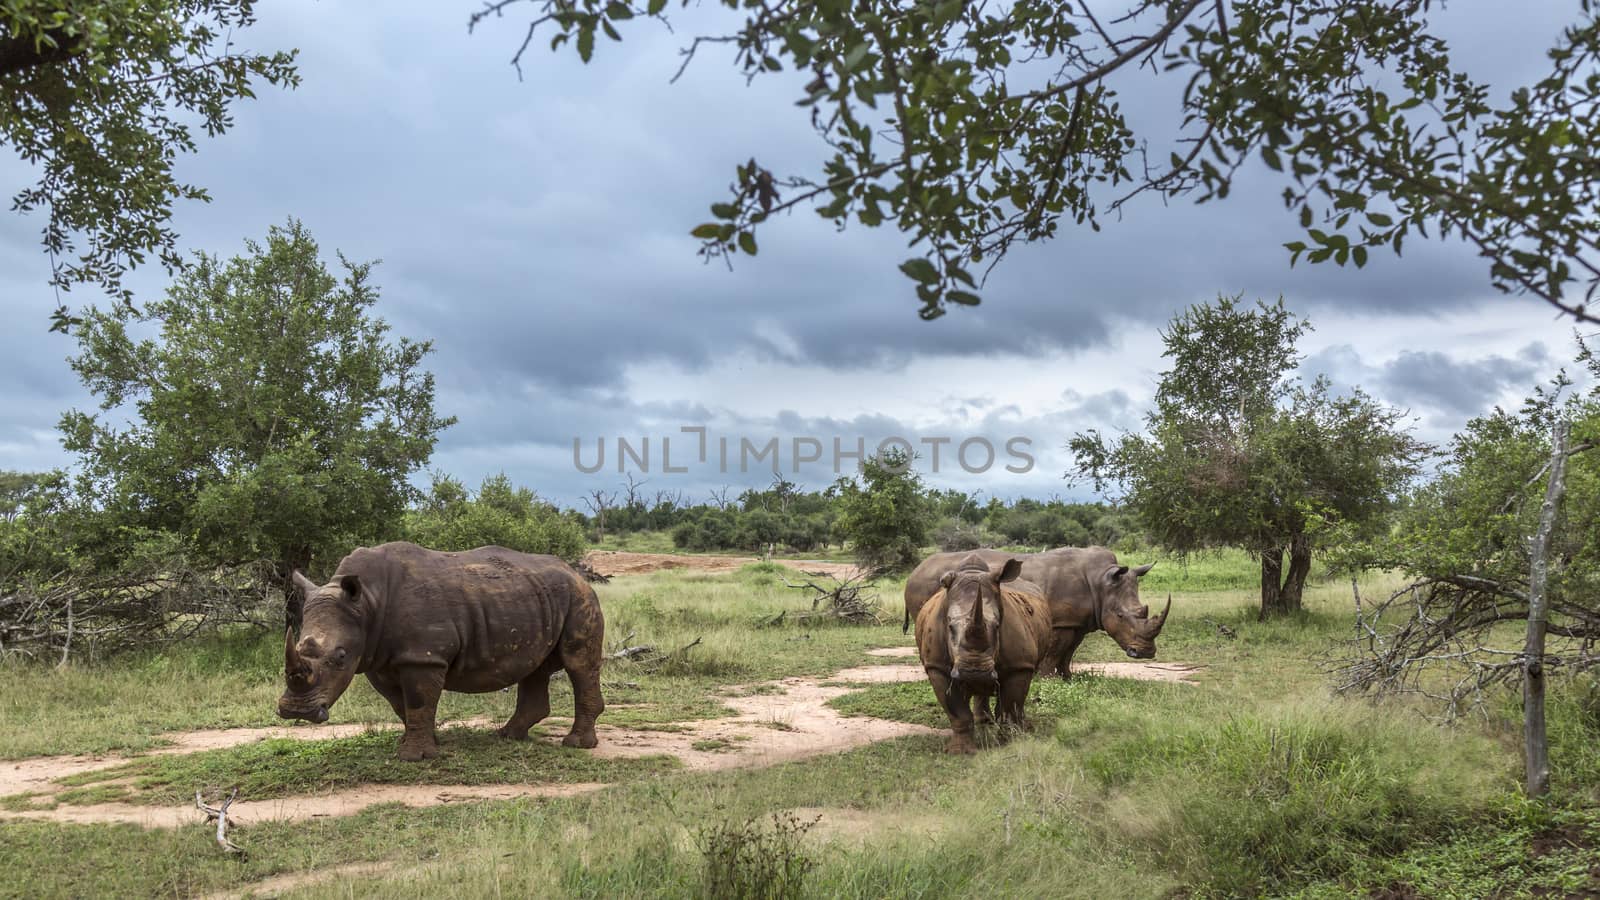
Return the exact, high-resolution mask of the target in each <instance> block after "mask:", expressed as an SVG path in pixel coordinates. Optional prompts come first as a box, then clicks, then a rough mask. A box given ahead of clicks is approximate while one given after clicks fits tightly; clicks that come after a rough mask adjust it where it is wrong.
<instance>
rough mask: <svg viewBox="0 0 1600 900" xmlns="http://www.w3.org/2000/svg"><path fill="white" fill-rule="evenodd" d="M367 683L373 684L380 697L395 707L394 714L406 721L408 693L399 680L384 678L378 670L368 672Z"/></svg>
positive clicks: (391, 707)
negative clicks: (402, 688) (401, 687)
mask: <svg viewBox="0 0 1600 900" xmlns="http://www.w3.org/2000/svg"><path fill="white" fill-rule="evenodd" d="M367 683H368V684H371V685H372V689H373V690H375V691H377V692H378V695H379V696H380V697H382V698H383V699H385V700H387V701H389V708H390V709H393V710H394V714H395V715H396V716H399V717H400V721H402V722H404V721H405V720H406V695H405V692H404V691H402V690H400V684H399V682H396V681H393V680H391V679H388V678H384V677H383V676H381V675H379V674H377V673H376V672H368V673H367Z"/></svg>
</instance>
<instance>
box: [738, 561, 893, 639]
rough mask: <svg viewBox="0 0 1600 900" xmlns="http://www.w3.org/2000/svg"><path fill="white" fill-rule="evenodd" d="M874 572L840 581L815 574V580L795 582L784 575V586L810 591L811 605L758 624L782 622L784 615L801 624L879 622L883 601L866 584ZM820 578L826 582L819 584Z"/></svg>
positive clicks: (878, 623) (832, 577)
mask: <svg viewBox="0 0 1600 900" xmlns="http://www.w3.org/2000/svg"><path fill="white" fill-rule="evenodd" d="M806 574H808V575H809V574H812V573H809V572H808V573H806ZM873 574H874V573H873V572H870V571H862V572H857V573H856V574H854V575H852V576H850V577H849V578H846V579H843V580H840V579H839V578H837V577H834V576H824V575H821V574H818V575H817V576H816V579H815V580H813V579H808V580H806V581H802V582H800V583H798V584H796V583H794V582H792V581H790V580H788V579H787V578H785V579H782V580H783V584H784V587H788V588H792V589H794V590H797V591H810V592H811V595H812V596H811V608H810V609H809V610H785V611H783V612H780V613H778V614H777V615H776V616H774V617H772V618H771V619H770V620H766V621H763V622H762V623H760V624H762V625H764V626H769V627H770V626H774V625H781V624H782V623H783V621H784V619H785V617H786V616H790V617H793V619H794V620H795V621H796V622H801V623H809V622H814V621H817V620H832V621H838V622H848V623H850V624H852V625H882V624H883V617H882V616H880V615H879V613H880V612H881V611H882V610H883V604H882V603H880V602H879V601H878V592H877V590H876V589H874V588H872V587H870V586H869V584H868V583H869V581H870V580H871V578H872V576H873ZM823 578H826V579H827V581H826V583H824V584H818V583H817V582H818V581H819V580H822V579H823Z"/></svg>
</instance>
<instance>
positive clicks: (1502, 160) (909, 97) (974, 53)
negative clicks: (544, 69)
mask: <svg viewBox="0 0 1600 900" xmlns="http://www.w3.org/2000/svg"><path fill="white" fill-rule="evenodd" d="M690 3H691V0H682V5H683V6H684V7H688V6H689V5H690ZM1441 5H1442V4H1438V3H1433V2H1430V0H1400V2H1394V0H1299V2H1296V3H1292V4H1285V3H1280V2H1277V0H1135V2H1134V3H1132V4H1131V8H1119V9H1114V10H1113V9H1111V8H1109V7H1105V8H1099V9H1097V8H1096V7H1097V6H1100V5H1099V4H1095V3H1093V2H1092V0H1086V2H1057V0H1018V2H1013V3H1007V4H1001V5H994V4H986V3H966V2H962V0H912V2H905V3H894V4H852V3H844V2H837V0H721V6H722V7H724V8H725V10H726V12H727V13H728V15H729V18H730V22H729V27H728V28H727V29H725V30H723V31H720V32H714V33H711V34H706V35H702V36H697V37H695V38H693V40H692V41H691V42H689V44H688V46H687V47H685V48H684V55H685V59H684V65H688V64H689V63H690V62H691V61H692V60H693V58H694V56H695V55H696V53H697V51H699V50H701V49H703V48H704V47H706V46H707V45H718V44H722V45H729V46H731V47H732V48H733V49H734V60H735V66H736V68H737V69H738V70H739V72H740V74H742V75H743V76H744V77H746V78H747V79H754V78H757V77H767V76H772V75H774V74H778V73H785V72H789V73H798V74H799V75H800V76H801V77H802V78H807V79H808V80H806V81H804V82H802V81H801V78H795V79H794V82H795V84H796V85H797V87H798V86H799V85H800V84H802V83H803V84H804V87H799V93H798V97H797V105H798V107H799V110H798V113H797V114H799V115H805V116H808V117H809V119H810V122H811V125H812V128H813V129H814V130H815V132H816V134H817V138H818V141H819V147H818V150H819V153H821V154H825V158H824V159H823V160H822V161H821V162H820V163H819V164H817V165H816V166H815V167H814V168H813V169H812V170H811V171H806V172H799V173H782V172H774V171H772V170H771V169H770V168H768V167H767V166H765V165H763V164H762V163H761V162H759V161H758V160H757V159H756V158H751V159H749V160H748V161H747V162H744V163H741V164H739V165H738V166H737V168H736V169H735V177H734V181H733V184H732V189H731V196H729V197H727V198H726V199H724V200H722V201H720V202H717V203H714V204H712V206H711V213H712V220H711V221H708V222H705V223H703V224H701V225H698V226H696V227H695V228H694V229H693V234H694V236H695V237H697V238H700V239H701V241H702V245H701V252H702V253H703V254H705V255H707V256H712V257H732V256H734V255H736V254H738V253H740V252H743V253H747V254H754V253H756V251H757V243H756V233H757V231H758V229H759V227H760V226H761V225H762V224H763V223H764V222H766V221H767V220H768V219H769V218H770V217H772V216H773V215H776V214H778V213H781V212H788V211H791V210H794V209H798V208H803V207H811V208H813V209H814V210H815V211H816V212H817V213H818V214H819V215H821V216H823V217H824V218H827V219H829V220H831V221H833V222H835V223H837V224H839V225H840V226H841V227H842V226H844V225H845V224H846V223H848V222H851V221H854V222H855V223H857V224H859V225H862V226H866V227H876V226H879V225H882V224H884V223H892V224H893V225H894V226H895V227H897V228H898V229H899V230H900V231H902V232H903V233H905V234H906V235H907V236H908V238H909V240H910V242H911V244H912V246H914V247H917V248H919V250H920V251H921V255H918V256H913V257H912V258H910V259H907V260H906V261H905V262H904V263H902V264H901V266H900V268H901V269H902V271H904V273H905V274H906V275H907V276H908V277H909V278H910V279H911V280H912V281H913V282H915V287H916V293H917V296H918V298H919V299H920V301H921V303H922V306H921V310H920V311H921V315H922V316H923V317H924V318H933V317H936V316H938V315H941V314H942V313H943V312H944V311H945V309H946V307H947V305H948V304H952V303H953V304H975V303H977V302H978V300H979V297H978V294H977V290H978V278H979V277H980V273H981V270H982V267H984V266H992V265H994V264H995V263H997V262H998V261H999V260H1001V259H1002V258H1003V257H1004V256H1005V255H1006V253H1007V252H1008V251H1009V250H1010V249H1012V248H1013V247H1014V246H1015V245H1017V244H1019V243H1029V242H1033V241H1041V240H1045V239H1048V238H1051V237H1054V236H1055V235H1056V234H1057V231H1058V227H1059V226H1060V224H1061V223H1062V221H1063V219H1065V220H1067V221H1069V222H1071V223H1073V224H1076V225H1088V226H1090V227H1092V228H1095V229H1099V228H1100V223H1101V222H1102V220H1104V219H1105V218H1106V217H1107V216H1111V215H1116V214H1119V213H1121V212H1122V210H1123V208H1124V206H1125V205H1126V204H1127V203H1128V202H1129V201H1130V200H1132V199H1133V198H1135V197H1138V196H1139V195H1141V194H1147V193H1148V194H1154V195H1159V196H1162V197H1165V198H1171V197H1179V196H1187V197H1193V198H1195V199H1197V200H1200V201H1205V200H1213V199H1217V200H1220V199H1222V198H1225V197H1226V196H1227V195H1228V193H1229V191H1230V188H1231V187H1232V184H1233V181H1234V178H1235V176H1236V175H1237V174H1238V173H1239V171H1240V170H1241V167H1243V166H1244V165H1245V164H1246V163H1247V162H1249V161H1251V160H1255V159H1259V160H1260V161H1261V162H1263V163H1264V164H1265V165H1266V166H1267V167H1270V168H1271V169H1272V170H1275V171H1276V172H1277V173H1279V175H1278V177H1279V178H1280V180H1281V183H1282V186H1283V201H1284V205H1285V207H1286V209H1287V210H1288V212H1289V213H1290V214H1291V215H1292V216H1295V217H1296V218H1297V220H1298V222H1299V224H1300V226H1301V228H1302V229H1303V230H1304V233H1305V236H1304V238H1303V239H1300V240H1295V241H1290V242H1289V243H1288V244H1287V245H1286V248H1287V250H1288V251H1289V253H1290V254H1291V256H1290V258H1291V260H1292V261H1293V260H1300V259H1305V260H1307V261H1309V262H1323V261H1332V262H1334V263H1335V264H1337V265H1345V264H1347V263H1354V264H1355V265H1357V266H1361V265H1364V264H1365V263H1366V261H1367V259H1368V254H1369V252H1370V251H1371V250H1373V249H1389V250H1392V251H1393V252H1394V253H1396V254H1399V253H1400V252H1401V250H1402V248H1403V245H1404V241H1405V239H1406V238H1407V237H1408V236H1410V235H1413V234H1415V235H1419V236H1422V237H1430V236H1431V235H1430V229H1431V230H1432V231H1433V232H1435V233H1437V234H1443V235H1453V236H1457V237H1460V238H1461V239H1463V240H1465V241H1466V242H1467V243H1468V244H1470V245H1471V246H1472V247H1473V248H1474V249H1475V250H1477V251H1478V252H1479V253H1480V254H1481V255H1482V256H1483V258H1484V259H1485V261H1486V264H1487V268H1488V273H1487V274H1488V278H1489V281H1490V282H1491V283H1492V284H1494V285H1495V286H1496V287H1497V288H1499V289H1501V290H1503V291H1508V292H1514V293H1519V294H1528V295H1531V296H1533V297H1537V298H1540V299H1542V300H1544V301H1545V302H1547V303H1550V304H1552V305H1554V306H1556V307H1558V308H1560V309H1561V310H1563V311H1565V312H1567V313H1569V314H1571V315H1573V316H1576V317H1579V318H1583V319H1590V320H1592V319H1593V318H1594V317H1593V316H1592V315H1591V314H1590V313H1589V312H1588V310H1589V305H1590V303H1591V301H1592V299H1593V295H1594V293H1595V291H1596V290H1600V253H1597V250H1600V246H1597V241H1600V231H1597V229H1596V228H1595V223H1596V220H1597V218H1600V166H1595V165H1594V164H1593V152H1594V150H1593V148H1594V147H1596V146H1600V92H1597V91H1596V90H1595V85H1594V82H1593V76H1592V72H1593V70H1594V68H1595V66H1596V64H1597V63H1600V18H1597V17H1596V14H1595V4H1594V3H1593V0H1583V2H1582V3H1581V4H1580V5H1579V7H1578V12H1577V15H1576V16H1575V21H1574V22H1573V24H1572V26H1571V27H1570V28H1568V29H1566V30H1565V31H1564V32H1563V33H1562V34H1561V35H1560V37H1559V38H1558V39H1557V40H1556V41H1555V42H1554V44H1553V46H1552V47H1551V48H1550V51H1549V54H1548V56H1549V61H1548V67H1547V70H1546V73H1547V74H1545V75H1544V76H1543V77H1541V78H1539V79H1538V80H1536V81H1535V82H1533V83H1531V84H1526V85H1517V86H1515V89H1514V90H1512V91H1511V92H1510V96H1509V99H1507V100H1505V101H1504V102H1498V103H1497V102H1495V101H1493V100H1492V99H1491V95H1490V91H1489V86H1488V85H1485V84H1482V83H1480V82H1479V81H1478V80H1475V79H1474V78H1473V77H1472V76H1471V74H1470V73H1468V72H1466V71H1463V70H1462V69H1461V68H1459V67H1458V66H1456V65H1455V64H1454V62H1453V61H1452V59H1451V56H1450V53H1449V48H1448V47H1447V46H1446V44H1445V42H1444V41H1443V40H1442V39H1441V38H1440V37H1439V36H1438V34H1437V33H1436V31H1435V29H1434V28H1433V26H1432V24H1431V23H1430V15H1431V14H1432V13H1433V12H1435V10H1436V7H1439V6H1441ZM668 6H669V2H668V0H646V2H644V3H642V4H637V5H636V4H633V3H630V2H625V0H496V2H489V3H486V4H485V5H484V8H483V9H481V10H480V11H478V12H476V13H474V14H473V15H472V16H471V19H470V23H469V24H470V26H472V27H476V26H477V25H479V24H481V23H482V22H484V21H485V20H486V19H489V18H494V17H501V16H504V15H506V14H507V13H511V14H517V13H519V12H520V11H522V10H526V11H527V12H526V14H525V17H523V20H522V21H523V24H524V26H525V27H522V28H519V30H518V34H520V35H521V43H520V45H519V46H518V47H517V49H516V52H515V55H514V56H513V58H512V62H513V63H514V64H515V65H516V66H517V67H518V71H519V72H520V71H521V67H522V65H523V63H524V61H525V59H526V56H527V53H528V50H529V48H530V47H532V46H533V45H534V42H535V41H540V42H541V43H542V42H544V41H545V39H546V38H548V44H549V46H550V47H551V48H552V49H556V48H560V47H562V46H564V45H566V46H570V47H572V48H573V49H575V50H576V52H577V53H578V55H579V56H580V57H581V58H582V59H583V60H585V61H588V60H590V59H591V58H593V55H594V54H595V53H596V52H598V47H599V46H602V43H601V42H600V41H599V40H598V38H599V37H600V36H602V35H603V36H604V37H605V38H607V39H609V40H611V41H619V40H621V39H622V30H623V29H624V28H626V27H627V26H628V25H629V23H630V21H631V20H635V19H641V18H647V17H648V18H655V19H660V20H663V21H665V19H666V14H667V7H668ZM741 17H742V22H740V21H737V20H739V19H740V18H741ZM1143 69H1149V70H1151V72H1157V71H1159V72H1162V73H1166V74H1165V77H1168V78H1175V79H1179V80H1180V83H1181V85H1182V90H1181V93H1179V92H1174V94H1175V96H1176V98H1177V99H1176V101H1175V108H1174V109H1173V110H1172V114H1171V116H1170V117H1169V118H1168V121H1169V122H1170V123H1171V126H1170V127H1169V128H1167V129H1166V130H1164V131H1163V130H1160V129H1159V128H1158V129H1155V130H1151V131H1148V132H1146V131H1136V130H1135V129H1134V128H1133V126H1132V124H1131V122H1130V118H1129V116H1127V115H1126V114H1125V113H1124V111H1123V109H1122V107H1121V105H1120V100H1119V94H1120V92H1125V91H1126V90H1127V86H1128V85H1129V84H1130V83H1131V82H1132V81H1133V80H1134V79H1136V78H1140V77H1142V75H1141V72H1140V70H1143ZM1152 148H1153V149H1152Z"/></svg>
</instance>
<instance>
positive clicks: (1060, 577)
mask: <svg viewBox="0 0 1600 900" xmlns="http://www.w3.org/2000/svg"><path fill="white" fill-rule="evenodd" d="M976 552H977V553H978V554H979V555H980V556H981V557H982V558H983V561H984V562H986V563H988V564H989V565H990V566H994V565H997V564H999V563H1003V562H1004V561H1005V560H1008V559H1013V558H1015V559H1020V560H1022V578H1024V579H1026V580H1027V581H1030V582H1032V583H1033V584H1034V585H1036V586H1037V587H1038V589H1039V591H1040V592H1041V593H1042V594H1043V595H1044V597H1045V598H1046V599H1047V600H1048V601H1049V604H1050V613H1051V617H1052V619H1053V620H1054V622H1055V626H1056V627H1058V628H1069V627H1082V626H1085V625H1087V624H1088V623H1089V622H1091V621H1092V620H1093V618H1094V612H1095V601H1096V598H1095V585H1096V584H1097V583H1098V581H1097V580H1096V579H1097V578H1098V576H1099V575H1100V573H1102V572H1104V571H1105V570H1106V569H1107V568H1108V567H1110V566H1114V565H1116V564H1117V555H1116V554H1115V553H1113V552H1111V551H1110V550H1108V549H1106V548H1104V547H1060V548H1057V549H1055V550H1046V551H1044V552H1043V553H1007V552H1005V551H1004V550H978V551H976ZM967 555H968V552H967V551H957V552H954V553H935V554H933V555H932V556H930V557H928V558H927V559H925V560H923V561H922V563H921V565H918V566H917V568H916V569H915V570H914V571H913V572H912V573H911V576H910V577H909V578H907V579H906V590H905V604H906V612H907V613H908V614H909V615H910V617H912V618H915V617H916V616H917V614H918V612H919V611H920V610H921V608H922V605H923V604H924V603H926V602H928V599H929V598H930V597H932V596H933V595H934V594H935V593H936V592H937V591H938V590H939V578H940V577H941V576H943V575H944V573H946V572H948V571H950V570H951V569H954V568H955V567H956V565H957V564H958V563H959V562H960V561H961V560H963V559H965V558H966V557H967Z"/></svg>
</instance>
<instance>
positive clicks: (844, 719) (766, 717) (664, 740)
mask: <svg viewBox="0 0 1600 900" xmlns="http://www.w3.org/2000/svg"><path fill="white" fill-rule="evenodd" d="M866 668H868V669H891V670H898V669H902V668H906V667H901V666H868V667H866ZM856 671H857V670H855V669H846V670H845V671H843V672H840V673H837V674H836V675H834V676H832V677H831V678H829V679H826V680H828V681H860V680H861V679H859V678H856V677H854V673H855V672H856ZM912 674H914V675H916V676H918V677H921V674H922V673H921V672H920V671H914V672H913V673H912ZM846 676H850V677H846ZM749 687H753V686H747V690H748V688H749ZM764 687H765V688H767V689H768V691H769V692H766V693H752V694H750V695H749V696H744V697H728V698H725V699H724V701H723V702H725V703H727V704H728V705H729V706H731V707H733V708H734V709H735V710H737V711H738V714H737V715H733V716H725V717H723V718H720V719H702V720H698V721H693V722H684V723H681V730H675V731H642V730H636V729H628V728H609V727H606V726H604V725H602V726H600V727H599V729H598V731H599V734H600V746H598V747H596V748H595V749H594V750H593V751H592V752H594V753H595V754H597V755H599V756H601V757H629V756H652V755H657V754H663V753H666V754H671V755H673V756H676V757H678V758H679V759H680V760H682V761H683V764H684V766H685V767H686V768H688V769H690V770H694V771H717V770H722V769H737V768H749V767H756V766H770V765H776V764H778V763H782V762H790V761H793V760H797V759H805V758H808V757H812V756H819V755H822V754H825V753H838V752H840V751H843V750H849V749H851V748H854V747H860V746H863V745H865V744H871V743H874V742H876V741H883V740H888V739H890V738H896V737H902V736H905V735H909V734H933V733H934V732H933V731H932V730H931V729H928V728H924V727H922V726H921V725H912V724H909V723H905V722H890V721H887V720H885V719H872V718H866V717H862V716H843V715H840V714H839V712H838V711H837V710H835V709H834V708H833V707H831V706H829V705H828V701H829V700H832V699H833V698H835V697H839V696H842V695H844V694H847V693H849V692H850V690H851V689H850V688H848V687H834V686H826V687H825V686H823V684H822V683H821V680H819V679H816V678H785V679H783V680H781V681H772V682H766V683H765V684H764ZM773 688H776V691H772V690H771V689H773ZM696 745H699V746H700V747H701V748H703V749H696ZM712 746H714V748H715V749H704V748H709V747H712Z"/></svg>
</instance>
